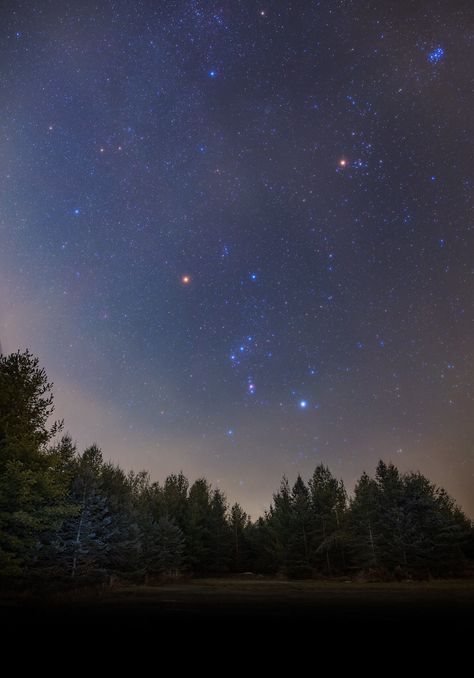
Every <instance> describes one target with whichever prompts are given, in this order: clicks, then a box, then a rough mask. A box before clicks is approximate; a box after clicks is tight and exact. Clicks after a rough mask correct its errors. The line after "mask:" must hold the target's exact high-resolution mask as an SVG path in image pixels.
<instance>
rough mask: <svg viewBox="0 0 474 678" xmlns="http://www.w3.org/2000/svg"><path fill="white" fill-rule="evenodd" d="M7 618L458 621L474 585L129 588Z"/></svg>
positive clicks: (31, 607)
mask: <svg viewBox="0 0 474 678" xmlns="http://www.w3.org/2000/svg"><path fill="white" fill-rule="evenodd" d="M0 612H1V613H3V615H5V614H7V615H8V618H9V619H10V622H12V620H13V619H14V618H18V619H21V621H22V622H24V621H25V620H28V619H30V620H32V621H33V620H35V619H36V620H37V619H38V617H39V616H41V618H42V619H46V618H48V619H55V618H62V617H63V616H68V617H70V618H71V619H72V618H73V619H75V620H77V619H79V618H81V617H86V618H87V619H88V620H89V622H90V620H92V621H96V622H101V623H103V622H106V621H113V622H115V621H118V620H121V619H122V620H126V621H127V623H132V624H133V623H134V622H135V621H139V620H144V619H147V620H156V621H160V620H166V621H167V622H168V621H172V620H180V621H186V620H194V621H195V620H199V619H206V620H212V619H214V620H218V619H227V620H232V619H236V620H237V619H239V620H242V619H245V620H247V621H250V620H263V619H273V620H276V619H295V620H297V619H311V620H314V621H326V620H334V621H336V620H337V621H338V622H349V623H354V622H357V621H367V620H379V621H387V622H388V621H403V620H405V621H406V620H410V621H414V620H415V621H416V620H425V621H428V620H430V621H436V620H439V621H443V622H444V623H446V621H447V620H455V621H459V622H462V621H463V620H466V621H467V620H468V619H470V618H471V617H472V614H473V612H474V581H471V580H469V581H466V580H455V581H454V580H449V581H430V582H416V583H415V582H402V583H377V584H369V583H355V582H349V581H348V582H344V581H342V582H319V581H301V582H287V581H277V580H271V579H268V580H267V579H255V580H239V579H191V580H187V581H184V582H176V583H168V584H163V585H160V586H128V587H126V586H122V587H118V588H113V589H103V590H101V591H97V592H93V593H91V592H87V593H86V592H83V593H81V594H73V595H69V596H67V597H62V598H60V599H59V598H54V597H52V598H49V599H48V600H42V601H41V602H38V601H35V602H34V603H32V602H31V601H27V600H24V601H22V602H19V601H18V600H11V599H10V600H4V601H3V602H2V603H0Z"/></svg>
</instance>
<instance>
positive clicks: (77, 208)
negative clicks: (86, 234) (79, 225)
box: [74, 207, 81, 217]
mask: <svg viewBox="0 0 474 678" xmlns="http://www.w3.org/2000/svg"><path fill="white" fill-rule="evenodd" d="M80 213H81V210H80V209H79V207H76V208H75V209H74V214H75V215H76V217H77V216H79V214H80Z"/></svg>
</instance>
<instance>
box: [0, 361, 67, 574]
mask: <svg viewBox="0 0 474 678" xmlns="http://www.w3.org/2000/svg"><path fill="white" fill-rule="evenodd" d="M51 388H52V384H50V383H49V382H48V380H47V377H46V374H45V372H44V370H42V369H40V368H39V366H38V359H37V358H34V357H33V356H32V355H31V354H30V353H29V352H28V351H25V352H24V353H20V352H18V353H14V354H12V355H10V356H3V355H2V356H0V575H1V576H2V577H20V576H26V575H27V574H28V568H29V570H30V571H31V568H32V566H33V565H34V563H35V561H36V559H37V556H38V553H39V551H40V548H39V547H40V545H41V541H42V539H44V537H45V535H46V534H47V533H48V532H50V531H54V530H55V529H56V527H57V525H58V524H59V523H60V522H61V520H62V518H63V517H64V516H65V515H68V512H69V506H68V502H67V477H66V476H65V475H64V474H62V464H61V459H60V457H59V456H58V455H57V454H54V453H51V452H48V451H47V448H46V446H47V443H48V442H49V441H50V440H51V438H52V437H53V436H54V435H55V434H56V433H57V432H58V430H59V429H60V424H59V423H56V424H53V425H52V426H51V427H49V428H48V423H47V422H48V419H49V417H50V416H51V414H52V412H53V409H54V408H53V395H52V393H51Z"/></svg>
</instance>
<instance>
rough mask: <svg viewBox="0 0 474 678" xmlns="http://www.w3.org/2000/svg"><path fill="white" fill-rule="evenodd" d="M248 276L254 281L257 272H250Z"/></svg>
mask: <svg viewBox="0 0 474 678" xmlns="http://www.w3.org/2000/svg"><path fill="white" fill-rule="evenodd" d="M249 278H250V280H253V281H254V282H255V280H257V274H256V273H251V274H250V275H249Z"/></svg>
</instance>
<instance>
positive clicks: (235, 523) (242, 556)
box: [229, 503, 250, 572]
mask: <svg viewBox="0 0 474 678" xmlns="http://www.w3.org/2000/svg"><path fill="white" fill-rule="evenodd" d="M249 524H250V520H249V517H248V515H247V514H246V513H245V511H244V510H243V508H242V507H241V506H240V504H237V503H235V504H233V506H232V507H231V509H230V518H229V527H230V533H231V535H232V569H233V570H234V572H241V571H242V570H246V569H247V568H248V567H249V556H250V545H249V536H248V530H249Z"/></svg>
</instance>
